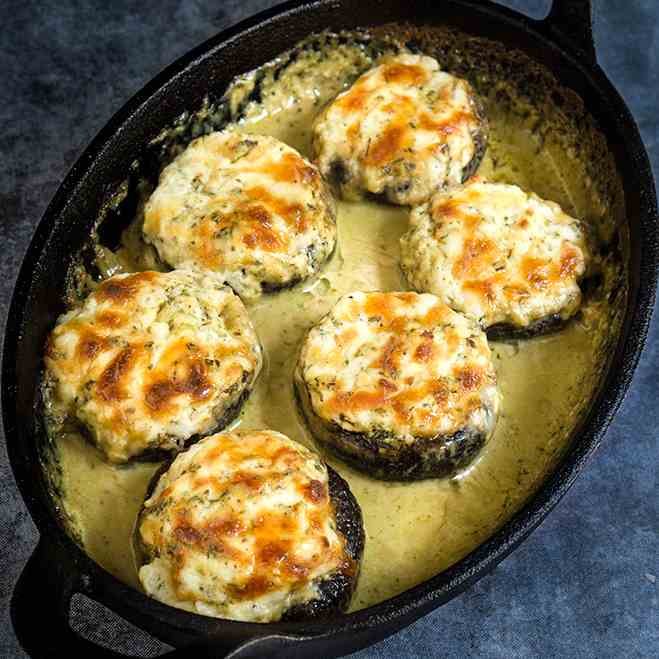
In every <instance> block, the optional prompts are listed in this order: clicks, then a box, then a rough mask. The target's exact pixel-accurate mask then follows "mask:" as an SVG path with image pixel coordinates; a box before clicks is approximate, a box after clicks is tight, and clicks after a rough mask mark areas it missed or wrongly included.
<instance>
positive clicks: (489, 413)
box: [297, 292, 499, 441]
mask: <svg viewBox="0 0 659 659" xmlns="http://www.w3.org/2000/svg"><path fill="white" fill-rule="evenodd" d="M297 378H298V382H301V383H302V384H303V385H304V386H305V387H306V389H307V391H308V393H309V398H310V402H311V406H312V408H313V410H314V412H315V413H316V414H317V415H318V416H319V417H320V418H321V419H323V420H325V421H328V422H331V423H334V424H337V425H338V426H340V427H341V428H343V429H345V430H348V431H352V432H374V431H385V432H386V433H388V434H390V435H395V436H396V437H397V438H398V439H403V440H409V441H414V439H415V438H417V437H432V436H435V435H442V436H447V435H452V434H454V433H455V432H457V431H459V430H462V429H467V428H469V429H473V430H476V431H480V432H483V433H486V434H489V433H490V432H491V431H492V430H493V428H494V422H495V420H496V414H497V411H498V407H499V394H498V391H497V387H496V377H495V372H494V367H493V365H492V362H491V357H490V349H489V347H488V344H487V340H486V338H485V335H484V334H483V332H482V331H481V330H480V328H479V327H478V326H477V325H476V323H474V322H473V321H471V320H469V319H467V318H466V317H465V316H462V315H461V314H458V313H456V312H454V311H452V310H451V309H449V308H448V307H447V306H445V305H443V304H442V303H441V302H440V301H439V300H438V299H437V298H436V297H435V296H434V295H418V294H416V293H360V292H357V293H351V294H350V295H346V296H344V297H342V298H341V299H340V300H339V301H338V302H337V304H336V305H335V306H334V308H333V309H332V311H331V312H330V313H329V314H328V315H327V316H326V317H325V318H324V319H323V320H322V321H321V322H320V323H319V324H318V325H316V326H315V327H314V328H313V329H312V330H311V331H310V332H309V334H308V335H307V338H306V339H305V341H304V344H303V347H302V351H301V354H300V359H299V363H298V370H297Z"/></svg>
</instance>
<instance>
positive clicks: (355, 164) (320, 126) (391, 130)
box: [313, 55, 484, 204]
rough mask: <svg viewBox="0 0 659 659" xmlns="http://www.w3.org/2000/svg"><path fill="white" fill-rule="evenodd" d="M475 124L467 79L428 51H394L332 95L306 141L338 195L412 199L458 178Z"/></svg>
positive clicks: (471, 150)
mask: <svg viewBox="0 0 659 659" xmlns="http://www.w3.org/2000/svg"><path fill="white" fill-rule="evenodd" d="M482 129H483V126H482V125H481V119H480V118H479V116H478V111H477V110H476V107H475V104H474V100H473V92H472V90H471V87H470V86H469V83H467V82H466V81H465V80H461V79H459V78H455V77H453V76H451V75H449V74H448V73H444V72H443V71H440V70H439V65H438V64H437V61H436V60H434V59H432V58H431V57H425V56H421V55H399V56H396V57H388V58H385V59H384V60H382V61H381V63H380V64H379V65H378V66H376V67H375V68H373V69H371V70H370V71H368V72H367V73H365V74H364V75H362V76H361V77H360V78H359V79H358V80H357V82H355V84H354V85H353V86H352V87H351V88H350V89H349V90H348V91H346V92H344V93H343V94H339V96H338V97H337V98H336V99H335V100H334V101H333V102H332V103H331V104H330V105H329V106H328V107H327V109H326V110H324V111H323V112H322V113H321V115H320V116H319V117H318V118H317V119H316V121H315V123H314V127H313V145H314V149H315V152H316V161H317V162H318V165H319V167H320V171H321V172H322V173H323V175H324V176H325V177H326V178H328V179H330V180H335V181H336V182H337V183H338V184H339V187H340V189H341V192H342V194H343V196H345V197H347V198H354V197H355V196H357V195H358V193H359V192H360V191H368V192H372V193H376V194H377V193H384V194H385V195H386V197H387V199H389V201H391V202H393V203H398V204H413V203H419V202H421V201H424V200H425V199H427V198H428V197H429V196H430V195H431V194H432V193H433V192H435V191H436V190H437V189H438V188H442V187H447V186H455V185H458V184H460V183H461V182H462V179H463V174H464V172H463V170H464V169H465V168H466V167H467V166H468V165H469V164H470V163H471V161H472V159H473V158H474V156H475V155H476V152H477V146H476V141H475V140H476V138H477V136H478V135H479V134H480V133H481V131H482ZM483 139H484V138H483Z"/></svg>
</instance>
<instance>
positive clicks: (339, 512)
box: [132, 455, 366, 621]
mask: <svg viewBox="0 0 659 659" xmlns="http://www.w3.org/2000/svg"><path fill="white" fill-rule="evenodd" d="M175 458H176V456H171V455H170V456H169V458H168V459H167V460H166V461H165V462H164V463H163V464H162V465H160V467H158V469H157V470H156V471H155V473H154V474H153V476H152V477H151V480H150V481H149V485H148V487H147V490H146V494H145V495H144V501H146V500H147V499H148V498H149V497H150V496H151V494H153V491H154V490H155V488H156V485H157V484H158V481H159V480H160V477H161V476H162V475H163V474H164V473H165V472H166V471H167V470H168V469H169V467H170V466H171V464H172V462H173V461H174V459H175ZM326 467H327V476H328V489H329V498H330V501H331V502H332V505H333V507H334V514H335V519H336V530H337V531H338V532H339V533H340V534H341V535H342V536H343V538H344V541H345V548H346V553H347V554H348V560H346V561H344V563H343V564H342V566H341V568H340V569H339V570H337V571H336V572H334V573H332V574H331V575H329V576H328V577H324V578H322V579H317V580H316V586H317V588H318V592H319V594H320V595H319V597H317V598H315V599H312V600H309V601H308V602H305V603H304V604H296V605H295V606H292V607H291V608H289V609H288V610H287V611H285V612H284V614H283V615H282V617H281V620H284V621H295V620H308V619H311V618H326V617H331V616H333V615H339V614H341V613H344V612H345V611H346V609H347V608H348V606H349V604H350V600H351V599H352V596H353V594H354V592H355V589H356V587H357V580H358V578H359V572H360V567H361V561H362V556H363V554H364V542H365V537H366V536H365V533H364V520H363V516H362V510H361V508H360V506H359V504H358V503H357V499H355V496H354V494H353V493H352V492H351V491H350V487H349V486H348V483H346V481H345V480H344V479H343V478H341V476H339V474H338V473H337V472H336V471H335V470H334V469H332V467H330V466H329V465H326ZM143 512H144V504H142V507H141V508H140V511H139V513H138V514H137V518H136V521H135V526H134V528H133V537H132V541H133V551H134V554H135V560H136V563H137V569H138V570H139V568H140V567H142V566H143V565H144V564H145V563H146V562H147V559H148V558H149V551H148V549H147V548H146V547H145V546H144V543H143V542H142V540H141V538H140V519H141V517H142V514H143Z"/></svg>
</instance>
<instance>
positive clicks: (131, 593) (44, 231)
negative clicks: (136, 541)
mask: <svg viewBox="0 0 659 659" xmlns="http://www.w3.org/2000/svg"><path fill="white" fill-rule="evenodd" d="M344 4H345V3H344V2H341V1H339V2H334V1H332V0H329V1H328V0H314V1H312V2H309V1H307V0H292V1H290V2H286V3H284V4H281V5H277V6H275V7H272V8H270V9H268V10H266V11H264V12H261V13H259V14H256V15H254V16H252V17H250V18H248V19H246V20H244V21H242V22H240V23H238V24H236V25H234V26H232V27H230V28H229V29H227V30H224V31H222V32H220V33H219V34H217V35H215V36H214V37H211V38H210V39H209V40H207V41H206V42H204V43H202V44H201V45H199V46H197V47H196V48H194V49H192V50H191V51H189V52H187V53H186V54H184V55H183V56H182V57H180V58H179V59H177V60H176V61H175V62H174V63H173V64H170V65H169V66H167V67H166V68H165V69H164V70H163V71H162V72H161V73H159V74H158V75H156V76H155V77H154V78H153V79H152V80H151V81H150V82H148V83H147V84H146V85H145V86H144V87H142V89H141V90H140V91H138V92H137V93H136V94H135V95H134V96H133V97H132V98H131V99H129V101H128V102H127V103H126V104H125V105H124V106H123V107H122V108H121V109H120V110H119V111H118V112H117V113H116V114H115V115H114V116H113V117H112V118H111V119H110V120H109V122H108V123H107V124H106V125H105V126H104V127H103V128H102V129H101V131H100V132H99V133H98V135H97V136H96V137H95V138H94V139H93V140H92V142H91V143H90V145H89V146H88V147H87V149H85V151H84V152H83V153H82V155H81V156H80V157H79V158H78V160H77V161H76V163H75V164H74V165H73V167H72V168H71V170H70V171H69V173H68V174H67V176H66V177H65V178H64V180H63V182H62V183H61V185H60V187H59V188H58V190H57V192H56V194H55V196H54V198H53V200H52V201H51V203H50V204H49V206H48V207H47V209H46V211H45V213H44V215H43V217H42V219H41V220H40V221H39V223H38V224H37V226H36V229H35V231H34V233H33V236H32V239H31V241H30V244H29V247H28V249H27V250H26V252H25V255H24V257H23V259H22V264H21V267H20V269H19V273H18V276H17V278H16V282H15V286H14V290H13V293H12V297H11V303H10V307H9V310H8V314H7V321H6V327H5V340H4V349H3V359H2V408H3V415H2V416H3V425H4V431H5V438H6V445H7V451H8V454H9V461H10V464H11V467H12V472H13V474H14V477H15V480H16V484H17V486H18V489H19V491H20V493H21V496H22V498H23V500H24V501H25V504H26V506H27V508H28V511H29V513H30V516H31V517H32V519H33V520H34V522H35V524H36V526H37V528H38V530H39V532H40V536H41V540H40V541H39V543H40V544H41V543H42V542H51V543H53V542H54V543H56V544H58V545H61V546H62V547H64V548H65V549H66V550H67V551H68V552H69V553H70V554H73V555H72V556H71V561H72V564H73V565H74V567H75V569H76V570H78V571H79V573H80V574H81V575H86V576H88V578H89V579H90V580H91V582H90V583H91V584H93V588H88V589H89V592H92V591H93V594H92V595H91V596H92V597H94V598H96V599H98V601H100V602H101V603H104V604H107V605H108V606H109V607H110V608H111V609H113V610H117V609H118V610H119V611H121V612H122V613H123V611H126V612H128V611H129V610H132V611H133V612H134V613H135V614H137V613H138V612H139V613H141V614H144V615H146V618H151V617H154V616H155V617H157V618H158V619H159V621H160V622H161V623H163V624H165V625H171V626H173V627H174V628H175V629H174V631H176V630H177V629H178V630H179V631H183V629H182V628H183V627H185V628H186V630H187V631H188V632H189V633H202V634H206V635H210V636H213V631H215V632H216V633H217V632H218V631H220V632H222V631H225V630H226V629H227V628H228V627H229V626H230V627H232V628H234V629H236V630H238V629H240V630H242V631H244V632H246V634H249V635H252V636H263V635H265V634H268V635H269V634H271V633H275V634H276V633H278V632H281V633H293V634H295V632H303V635H304V636H313V637H314V638H318V639H321V638H322V637H324V636H334V635H336V634H339V633H341V632H346V631H353V632H357V631H360V630H363V629H366V628H371V627H373V626H378V625H383V624H392V623H394V624H395V621H396V620H397V621H398V623H397V626H396V627H395V628H398V627H400V626H402V625H403V624H406V623H407V622H409V621H411V620H412V619H414V618H417V617H419V616H420V615H422V614H423V613H425V612H427V611H428V610H430V609H431V608H435V607H436V606H438V605H439V604H441V603H443V602H445V601H447V600H448V599H450V598H451V597H453V596H455V595H457V594H458V593H459V592H461V591H462V590H464V589H465V588H466V587H467V586H469V585H470V584H471V583H472V582H474V581H475V580H476V579H477V578H479V577H480V576H482V575H483V574H485V573H487V572H489V571H490V570H491V569H492V568H493V567H494V566H495V565H496V564H497V563H499V562H500V561H501V560H502V559H503V558H505V556H507V555H508V554H509V553H510V552H511V551H512V550H513V549H514V548H515V547H516V546H517V545H518V544H519V543H520V542H521V541H522V540H523V539H524V538H525V537H527V536H528V534H529V533H530V532H531V531H532V530H533V529H534V528H535V527H537V526H538V525H539V524H540V523H541V522H542V521H543V520H544V518H545V517H546V515H547V514H548V513H549V512H550V511H551V509H552V508H553V507H554V506H555V505H556V504H557V503H558V501H559V500H560V499H561V498H562V497H563V496H564V494H565V493H566V492H567V490H568V489H569V487H570V486H571V485H572V483H573V482H574V480H575V479H576V477H577V475H578V474H579V473H580V472H581V470H582V469H583V467H584V466H585V464H586V463H587V461H588V459H589V458H590V456H591V455H592V454H593V452H594V451H595V449H596V448H597V447H598V446H599V444H600V443H601V441H602V439H603V437H604V434H605V432H606V430H607V428H608V425H609V424H610V422H611V420H612V419H613V416H614V415H615V413H616V412H617V409H618V408H619V406H620V404H621V403H622V400H623V398H624V396H625V393H626V391H627V390H628V388H629V385H630V383H631V379H632V376H633V372H634V370H635V368H636V365H637V363H638V360H639V357H640V353H641V350H642V348H643V345H644V343H645V339H646V336H647V331H648V328H649V323H650V320H651V316H652V309H653V303H654V298H655V292H656V279H657V273H658V267H659V250H658V247H657V240H658V237H659V230H658V227H657V202H656V194H655V188H654V182H653V177H652V172H651V168H650V163H649V159H648V156H647V153H646V151H645V148H644V146H643V143H642V141H641V137H640V135H639V132H638V128H637V126H636V123H635V122H634V119H633V117H632V115H631V113H630V111H629V109H628V108H627V106H626V104H625V103H624V100H623V99H622V97H621V96H620V95H619V93H618V92H617V90H616V89H615V88H614V87H613V85H612V84H611V83H610V81H609V80H608V78H607V77H606V75H605V74H604V72H603V71H602V69H601V68H600V67H599V66H598V65H597V64H591V63H589V62H587V61H583V60H580V59H579V53H578V52H569V51H568V50H567V49H566V47H565V45H564V44H563V43H562V42H560V41H559V40H557V39H556V38H554V36H553V35H552V34H548V33H547V31H545V30H543V29H542V27H543V26H542V22H541V21H534V20H533V19H530V18H528V17H526V16H524V15H522V14H520V13H518V12H515V11H513V10H510V9H507V8H505V7H501V6H496V5H493V4H491V3H487V4H485V5H483V4H480V3H477V2H475V0H449V1H448V2H446V3H445V4H446V5H448V6H449V10H448V11H447V10H442V13H441V14H440V15H438V17H437V20H436V21H435V22H437V23H445V22H450V21H446V20H445V19H444V16H446V15H448V14H450V8H451V7H452V8H457V9H460V10H462V11H469V12H471V15H473V16H474V17H475V19H476V20H480V21H484V20H486V19H487V18H488V17H490V18H492V19H493V20H495V21H498V22H500V23H501V22H504V23H508V27H509V28H513V29H518V30H525V31H527V32H530V33H531V34H532V35H533V36H535V37H537V38H538V39H539V40H540V42H541V43H543V44H550V46H551V48H552V50H553V51H554V52H555V53H558V54H559V55H560V56H561V58H562V59H563V62H567V63H568V65H569V68H570V69H571V73H570V74H571V75H572V76H577V77H579V78H580V79H581V80H583V81H584V83H585V85H586V86H587V87H588V88H589V89H590V90H591V92H592V94H593V95H594V96H595V97H600V98H605V99H606V100H607V101H609V102H610V104H611V109H610V114H611V116H613V115H616V116H615V120H614V123H615V128H616V130H617V131H618V132H619V133H623V135H624V138H625V145H624V154H625V156H626V157H627V160H628V161H629V164H631V165H633V167H632V168H630V170H629V172H626V173H625V174H624V177H623V176H621V178H622V180H623V183H624V184H625V188H626V190H625V192H626V194H625V202H626V205H627V203H628V195H627V187H628V184H631V185H636V186H637V188H638V191H637V192H638V194H637V196H638V203H639V209H638V210H639V213H638V217H637V221H638V234H639V238H640V239H641V240H642V241H643V248H642V249H640V250H639V251H640V254H636V255H632V256H631V258H630V261H631V262H633V261H634V256H636V261H637V262H638V275H639V282H638V287H637V289H636V290H635V291H634V290H630V295H629V298H628V301H627V309H626V313H625V322H624V324H623V327H622V328H621V332H620V336H619V338H618V341H617V344H616V346H615V349H614V351H613V355H612V357H611V360H610V362H609V364H608V365H607V371H606V373H605V374H604V375H603V377H602V378H601V380H600V384H599V387H598V391H596V392H595V394H594V396H593V399H592V402H591V408H590V410H589V412H588V414H586V415H584V417H583V419H582V420H581V423H579V424H578V425H577V426H576V427H575V428H574V429H573V431H572V437H573V441H572V443H571V444H570V447H569V448H568V450H567V451H566V452H565V454H564V456H563V457H562V459H561V461H560V463H559V464H558V465H557V466H556V468H555V470H554V471H553V473H551V474H550V475H549V476H548V477H547V478H546V479H545V480H544V481H543V483H542V485H541V487H540V488H539V490H538V491H537V492H536V493H535V494H534V495H533V496H532V497H530V498H529V499H528V500H527V502H526V503H525V505H524V506H523V507H522V508H521V509H520V510H519V511H518V512H517V513H516V514H515V515H514V516H513V517H512V518H511V519H510V520H509V521H508V522H506V523H505V524H504V525H503V526H502V527H501V528H500V529H499V530H498V531H497V532H496V533H495V534H493V535H492V536H491V537H490V538H489V539H488V540H486V541H485V542H484V543H482V544H481V545H479V546H478V547H476V548H475V549H474V550H473V551H472V552H470V553H469V554H468V555H467V556H465V557H464V558H463V559H461V560H460V561H458V562H457V563H456V564H454V565H453V566H451V567H450V568H448V569H447V570H445V571H443V572H441V573H439V574H438V575H435V576H434V577H432V578H431V579H428V580H427V581H425V582H423V583H421V584H419V585H417V586H415V587H413V588H411V589H408V590H406V591H404V592H403V593H401V594H399V595H397V596H395V597H393V598H391V599H389V600H385V601H384V602H381V603H379V604H377V605H374V606H372V607H369V608H367V609H362V610H361V611H357V612H353V613H349V614H344V615H342V616H340V617H338V618H330V619H327V620H325V621H323V622H321V623H309V622H299V623H268V624H267V625H263V624H258V623H244V622H237V621H229V620H216V619H212V618H206V617H204V616H200V615H196V614H192V613H188V612H185V611H179V610H177V609H173V608H172V607H169V606H167V605H164V604H161V603H159V602H156V601H155V600H152V599H150V598H148V597H147V596H146V595H145V594H143V593H141V592H139V591H137V590H135V589H133V588H131V587H130V586H127V585H125V584H124V583H123V582H121V581H119V580H118V579H117V578H116V577H114V576H112V575H111V574H110V573H109V572H107V571H106V570H105V569H104V568H102V567H101V566H100V565H98V564H97V563H95V562H94V561H93V560H92V559H91V558H90V557H89V556H88V555H87V554H86V553H85V552H84V551H83V550H82V549H81V548H80V547H79V546H78V545H77V544H76V543H75V542H74V541H73V540H72V539H71V538H70V537H69V536H68V535H67V534H66V533H65V532H64V530H63V529H62V528H61V527H60V525H59V524H58V523H57V522H56V520H55V518H54V516H53V515H52V512H51V510H50V509H49V507H48V505H47V503H46V502H45V501H44V500H43V498H42V497H41V494H42V493H41V491H40V487H42V486H43V484H41V486H40V485H39V484H38V483H37V484H33V483H30V482H29V478H30V475H31V469H32V470H34V469H35V468H36V469H39V466H38V465H29V464H27V462H28V460H27V459H25V458H24V457H22V456H21V452H23V453H32V454H33V455H32V458H34V455H35V454H36V451H35V445H34V443H33V444H32V446H29V447H24V449H22V450H21V448H20V447H19V446H18V442H17V441H16V437H15V435H16V434H17V430H16V427H15V426H16V421H17V418H16V417H17V416H18V415H17V414H16V410H15V404H16V402H17V401H16V379H17V378H16V375H17V373H16V370H17V369H16V368H15V367H14V364H13V363H12V361H13V360H12V359H11V357H10V356H11V355H13V354H15V352H16V349H17V346H18V344H19V341H20V339H21V335H22V328H23V326H24V324H25V321H26V318H25V316H24V313H25V311H26V306H27V304H28V302H29V298H30V294H31V292H32V289H33V281H32V280H33V275H34V274H35V271H36V267H37V265H38V261H39V259H40V257H41V256H42V254H43V253H44V252H45V251H47V249H48V246H49V241H50V239H51V238H52V234H53V229H54V228H55V224H56V220H57V218H58V217H59V216H61V214H62V213H64V212H65V211H66V208H67V206H68V205H69V204H70V203H71V199H72V198H73V197H74V195H75V194H76V192H77V191H78V190H80V189H81V187H82V186H84V185H85V182H86V179H87V177H88V175H89V173H90V171H91V170H92V168H93V167H94V165H95V163H96V162H97V161H98V160H99V159H101V158H102V156H103V153H104V151H105V149H106V148H108V146H110V142H111V140H112V138H113V137H116V136H117V135H118V134H119V133H120V132H121V131H122V129H123V128H124V127H125V124H127V123H128V122H129V121H130V119H131V118H132V117H133V116H134V115H135V114H137V113H138V112H139V111H140V109H141V108H142V107H143V106H144V105H145V104H146V103H148V101H149V99H151V97H152V96H154V95H155V94H156V93H157V92H159V91H161V90H162V89H163V88H164V87H165V86H166V85H167V84H169V83H172V82H173V81H174V80H175V79H176V78H177V77H178V76H180V75H185V74H186V72H188V73H189V72H193V71H194V69H195V68H196V67H197V65H198V64H199V62H200V61H202V60H205V59H207V58H212V57H214V56H216V55H217V51H218V50H221V49H222V48H224V47H226V46H227V45H228V44H229V43H231V42H233V41H235V40H236V39H237V38H240V37H242V36H244V35H246V34H247V33H250V32H253V31H259V30H261V29H264V28H266V26H267V25H268V24H269V23H270V22H271V21H272V20H273V19H282V18H284V17H286V16H288V17H290V16H291V15H293V14H295V13H299V12H313V10H314V9H315V8H317V7H320V6H333V7H336V8H340V7H341V6H343V5H344ZM374 22H375V24H379V23H378V22H377V21H374ZM504 43H505V42H504ZM512 45H513V46H514V47H516V48H520V49H522V50H526V49H525V48H523V47H522V46H521V45H520V44H512ZM527 52H528V51H527ZM529 56H531V57H533V54H531V53H529ZM534 59H535V58H534ZM546 66H547V68H549V69H550V70H551V71H552V72H553V73H554V74H556V75H557V77H559V79H561V82H562V83H563V84H566V86H569V85H567V83H565V82H564V81H563V80H562V76H560V75H558V68H559V66H558V64H557V65H556V66H555V67H550V66H548V65H546ZM603 132H604V131H603ZM604 134H605V136H606V137H607V141H608V142H609V143H610V142H611V140H612V138H613V137H616V134H615V133H613V132H611V133H609V132H608V131H607V132H604ZM616 160H617V158H616ZM617 165H618V170H620V167H619V163H617ZM630 172H631V173H632V174H633V175H634V176H635V180H634V181H630V179H631V178H632V177H631V176H630ZM639 247H640V245H639ZM633 274H634V273H632V272H630V275H633ZM633 288H634V287H633V286H632V287H631V289H633ZM634 292H635V293H636V297H635V299H633V298H634V295H633V293H634ZM614 366H616V367H619V370H618V371H617V372H614ZM10 436H12V440H13V441H12V440H9V437H10ZM79 590H80V591H81V592H85V591H84V589H83V588H80V589H79ZM144 615H142V616H140V617H142V619H144ZM184 620H186V621H187V622H188V623H189V624H187V625H182V624H179V623H182V622H183V621H184ZM138 624H144V622H142V623H138ZM218 627H219V628H220V629H219V630H218ZM213 628H215V630H213ZM149 631H151V630H149ZM390 631H391V632H393V631H394V629H391V630H390ZM151 633H153V634H154V635H156V636H158V637H160V635H159V634H158V633H157V632H151Z"/></svg>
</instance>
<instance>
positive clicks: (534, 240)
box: [401, 179, 591, 327]
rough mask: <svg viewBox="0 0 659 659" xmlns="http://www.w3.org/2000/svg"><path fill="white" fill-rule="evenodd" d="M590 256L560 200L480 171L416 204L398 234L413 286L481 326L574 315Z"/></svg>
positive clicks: (580, 229)
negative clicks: (477, 176) (484, 176)
mask: <svg viewBox="0 0 659 659" xmlns="http://www.w3.org/2000/svg"><path fill="white" fill-rule="evenodd" d="M590 259H591V256H590V252H589V250H588V247H587V242H586V234H585V231H584V228H583V225H582V224H581V222H579V220H576V219H575V218H573V217H570V216H569V215H566V214H565V213H564V212H563V211H562V210H561V208H560V206H558V204H555V203H553V202H550V201H544V200H542V199H541V198H540V197H538V196H537V195H535V194H533V193H526V192H524V191H523V190H521V189H520V188H518V187H517V186H514V185H505V184H502V183H487V182H485V181H482V180H480V179H472V181H470V182H469V183H468V184H467V185H465V186H464V187H463V188H461V189H459V190H456V191H454V192H451V193H443V194H438V195H436V196H435V197H434V198H433V199H432V200H431V201H430V202H429V203H428V204H427V205H424V206H420V207H418V208H415V209H414V210H413V211H412V213H411V228H410V230H409V231H408V233H406V234H405V235H404V236H403V237H402V238H401V267H402V269H403V271H404V272H405V274H406V276H407V278H408V281H409V282H410V283H411V284H412V286H413V287H414V288H415V289H416V290H418V291H427V292H429V293H434V294H435V295H437V296H438V297H439V298H440V299H441V300H442V301H443V302H444V303H446V304H448V305H449V306H451V307H452V308H454V309H456V310H458V311H462V312H464V313H467V314H469V315H470V316H472V317H473V318H475V319H477V320H478V321H479V322H480V323H481V325H482V326H483V327H489V326H490V325H494V324H496V323H508V324H512V325H515V326H518V327H526V326H528V325H529V324H530V323H532V322H534V321H537V320H540V319H543V318H547V317H551V316H553V315H555V314H559V315H560V316H561V317H562V318H569V317H570V316H572V315H573V314H574V313H576V311H577V310H578V308H579V305H580V302H581V291H580V289H579V286H578V283H577V282H578V280H579V279H580V278H581V277H582V276H583V275H584V273H585V272H586V269H587V266H588V264H589V261H590Z"/></svg>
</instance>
